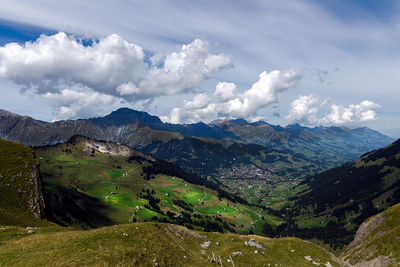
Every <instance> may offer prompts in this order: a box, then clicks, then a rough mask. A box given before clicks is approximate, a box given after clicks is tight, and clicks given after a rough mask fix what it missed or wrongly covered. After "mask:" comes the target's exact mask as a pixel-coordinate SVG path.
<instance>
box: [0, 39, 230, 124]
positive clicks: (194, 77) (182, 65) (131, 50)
mask: <svg viewBox="0 0 400 267" xmlns="http://www.w3.org/2000/svg"><path fill="white" fill-rule="evenodd" d="M88 43H89V44H88ZM145 56H146V55H145V52H144V50H143V49H142V48H141V47H140V46H138V45H136V44H134V43H130V42H128V41H126V40H124V39H123V38H122V37H121V36H119V35H117V34H111V35H109V36H106V37H105V38H103V39H100V40H89V41H88V42H84V41H82V40H81V39H79V38H78V37H76V36H73V35H67V34H66V33H64V32H59V33H57V34H54V35H49V36H47V35H41V36H40V37H39V38H38V39H37V40H36V41H29V42H26V43H25V44H18V43H8V44H6V45H4V46H0V78H3V79H7V80H11V81H12V82H14V83H16V84H19V85H21V87H22V88H21V89H23V90H31V91H32V92H34V93H36V94H39V95H41V96H44V97H45V98H46V99H48V100H49V101H53V103H50V105H51V106H53V107H54V108H55V109H56V110H57V111H58V112H57V113H58V114H59V115H60V118H61V117H62V118H67V117H68V114H70V116H77V114H82V112H79V110H80V109H79V108H77V105H74V104H70V105H68V111H65V110H66V108H65V106H56V104H57V103H59V101H57V99H58V97H59V96H62V95H65V94H66V92H68V95H69V96H70V95H71V92H72V91H74V90H76V88H79V90H78V91H76V94H75V95H80V94H83V93H84V92H83V89H85V90H87V92H93V93H97V94H96V96H97V97H100V96H102V97H103V96H104V97H105V96H107V97H108V98H110V99H111V98H115V99H114V100H113V101H122V100H125V101H127V102H130V103H133V102H136V101H138V100H146V99H152V98H154V97H158V96H163V95H175V94H180V93H185V92H191V91H192V90H194V89H196V88H198V87H199V86H200V85H201V84H202V83H203V82H205V81H206V80H207V79H210V78H211V77H212V75H213V74H214V73H215V72H217V71H220V70H222V69H224V68H227V67H230V66H232V60H231V57H230V56H228V55H224V54H212V53H210V51H209V44H208V43H207V42H206V41H203V40H200V39H195V40H194V41H193V42H191V43H190V44H186V45H182V46H181V48H180V49H179V51H178V52H173V53H170V54H167V55H165V56H162V55H160V54H155V55H154V56H152V57H151V58H150V61H151V63H152V64H150V65H151V66H149V65H148V64H147V63H146V62H145V61H144V59H145ZM163 59H164V61H162V60H163ZM108 98H107V99H108ZM86 104H87V105H92V104H95V102H88V103H86ZM74 108H77V109H76V110H74ZM71 118H72V117H71Z"/></svg>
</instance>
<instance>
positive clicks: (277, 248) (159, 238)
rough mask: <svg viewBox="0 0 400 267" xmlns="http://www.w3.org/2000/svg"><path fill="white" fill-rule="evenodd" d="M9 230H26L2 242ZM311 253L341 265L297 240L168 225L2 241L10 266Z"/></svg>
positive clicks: (289, 257) (270, 260)
mask: <svg viewBox="0 0 400 267" xmlns="http://www.w3.org/2000/svg"><path fill="white" fill-rule="evenodd" d="M0 229H2V228H0ZM7 231H8V234H10V233H12V232H17V231H22V232H23V231H25V230H24V229H19V228H12V229H8V228H3V230H0V240H1V238H2V236H3V235H4V234H5V232H7ZM38 231H40V229H38ZM251 238H253V239H254V243H253V242H251V241H250V239H251ZM249 241H250V244H249ZM245 243H247V245H246V244H245ZM207 244H208V245H207ZM255 244H256V245H257V247H256V246H254V245H255ZM202 245H203V246H202ZM21 251H23V253H21ZM235 252H236V254H238V255H237V256H234V255H235V254H233V253H235ZM238 252H239V253H238ZM306 256H309V257H310V258H311V260H312V261H315V262H316V263H320V265H322V266H324V264H326V263H327V262H329V263H330V264H331V265H332V266H339V264H338V263H337V259H336V258H335V257H334V256H332V255H331V254H330V253H329V252H327V251H326V250H324V249H322V248H321V247H318V246H316V245H314V244H312V243H309V242H306V241H303V240H300V239H297V238H281V239H269V238H265V237H260V236H254V235H249V236H240V235H239V234H220V233H204V232H198V231H193V230H189V229H187V228H185V227H182V226H178V225H171V224H165V223H133V224H126V225H118V226H112V227H103V228H100V229H95V230H86V231H76V230H64V231H60V232H55V230H54V229H50V230H48V233H33V234H30V235H29V236H25V237H21V238H18V239H9V240H7V241H5V242H2V243H1V244H0V265H5V266H21V265H23V266H54V265H59V266H61V265H62V266H82V265H85V266H110V265H111V266H117V265H119V266H221V265H222V266H233V265H232V261H233V263H234V264H235V266H242V265H243V266H249V265H250V264H251V265H252V266H264V264H265V266H268V264H270V266H299V267H301V266H312V262H310V261H309V260H307V259H306V258H305V257H306ZM307 258H308V257H307ZM275 264H276V265H275ZM328 266H329V265H328Z"/></svg>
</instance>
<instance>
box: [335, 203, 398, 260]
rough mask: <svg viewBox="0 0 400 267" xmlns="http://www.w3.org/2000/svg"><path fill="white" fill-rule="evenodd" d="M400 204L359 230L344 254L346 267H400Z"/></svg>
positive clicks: (380, 214) (343, 258) (378, 215)
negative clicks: (399, 248) (399, 251)
mask: <svg viewBox="0 0 400 267" xmlns="http://www.w3.org/2000/svg"><path fill="white" fill-rule="evenodd" d="M399 214H400V204H397V205H395V206H393V207H391V208H389V209H387V210H386V211H384V212H381V213H379V214H377V215H375V216H374V217H372V218H371V219H369V220H367V221H365V222H364V223H363V224H361V226H360V227H359V229H358V231H357V234H356V236H355V238H354V240H353V242H351V244H350V245H349V246H348V248H347V249H346V250H345V251H344V252H343V253H342V255H341V258H342V260H343V261H344V262H345V263H346V266H352V267H361V266H363V267H364V266H365V267H378V266H379V267H385V266H399V264H400V259H399V254H398V246H399V234H400V224H399V222H400V216H399Z"/></svg>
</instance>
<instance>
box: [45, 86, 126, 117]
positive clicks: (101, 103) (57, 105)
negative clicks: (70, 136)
mask: <svg viewBox="0 0 400 267" xmlns="http://www.w3.org/2000/svg"><path fill="white" fill-rule="evenodd" d="M44 98H45V99H47V100H49V103H50V105H51V106H52V107H53V109H54V112H55V114H56V116H57V118H58V119H70V118H79V117H80V118H82V117H83V118H85V117H92V116H96V115H97V116H100V115H103V114H104V112H107V111H108V108H110V107H113V108H117V107H118V106H119V105H120V104H121V99H118V98H115V97H113V96H110V95H106V94H102V93H99V92H94V91H92V90H85V91H77V90H71V89H63V90H61V91H60V92H56V93H53V92H47V93H46V94H44Z"/></svg>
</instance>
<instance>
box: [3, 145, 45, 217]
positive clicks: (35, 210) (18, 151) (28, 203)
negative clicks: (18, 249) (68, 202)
mask: <svg viewBox="0 0 400 267" xmlns="http://www.w3.org/2000/svg"><path fill="white" fill-rule="evenodd" d="M42 219H44V200H43V195H42V185H41V179H40V175H39V170H38V161H37V160H36V159H35V157H34V154H33V151H32V149H31V148H30V147H27V146H25V145H22V144H19V143H14V142H10V141H6V140H0V225H10V224H11V225H35V224H39V223H40V222H41V220H42Z"/></svg>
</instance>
